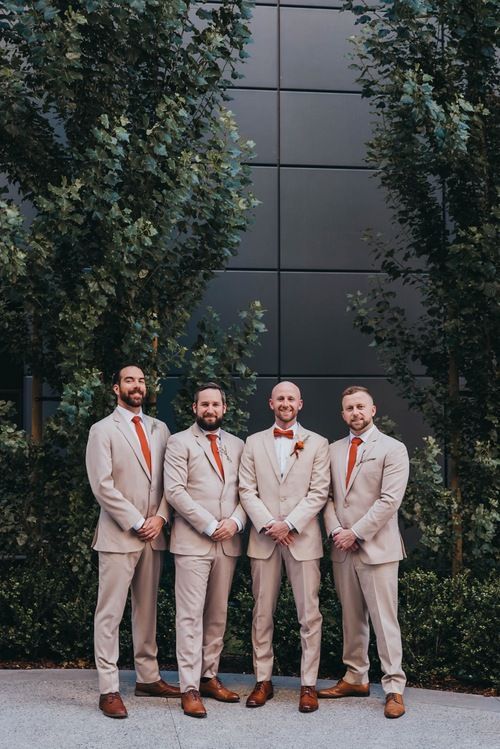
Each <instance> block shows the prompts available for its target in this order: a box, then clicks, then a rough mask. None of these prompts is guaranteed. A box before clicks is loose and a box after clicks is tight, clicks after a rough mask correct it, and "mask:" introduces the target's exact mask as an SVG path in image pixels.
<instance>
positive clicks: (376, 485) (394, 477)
mask: <svg viewBox="0 0 500 749" xmlns="http://www.w3.org/2000/svg"><path fill="white" fill-rule="evenodd" d="M348 450H349V437H345V438H344V439H341V440H338V441H337V442H334V443H333V444H332V445H330V458H331V473H332V487H333V500H332V499H331V498H330V499H329V501H328V502H327V504H326V507H325V510H324V520H325V527H326V531H327V533H328V535H330V534H331V533H332V531H333V530H335V528H337V527H338V526H342V527H343V528H352V529H353V530H354V532H355V533H356V535H357V536H359V538H361V539H362V542H361V543H360V548H359V551H358V552H357V554H359V558H360V559H361V561H362V562H364V563H365V564H383V563H385V562H396V561H399V560H400V559H403V557H405V550H404V545H403V540H402V538H401V535H400V533H399V527H398V508H399V506H400V504H401V502H402V500H403V496H404V493H405V489H406V484H407V483H408V474H409V461H408V452H407V450H406V447H405V446H404V445H403V443H402V442H399V441H398V440H395V439H393V438H392V437H389V436H387V435H386V434H383V433H382V432H380V431H379V430H378V429H377V428H376V427H374V429H373V432H372V433H371V434H370V437H369V438H368V441H367V442H366V443H363V444H362V445H360V446H359V448H358V454H357V459H356V464H355V466H354V468H353V471H352V473H351V477H350V479H349V485H348V486H347V487H346V485H345V476H346V463H347V452H348ZM347 553H349V552H345V551H340V550H338V549H336V548H335V546H333V545H332V559H333V561H334V562H343V561H344V560H345V558H346V554H347Z"/></svg>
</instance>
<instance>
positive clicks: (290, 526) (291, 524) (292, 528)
mask: <svg viewBox="0 0 500 749" xmlns="http://www.w3.org/2000/svg"><path fill="white" fill-rule="evenodd" d="M285 523H286V524H287V525H288V527H289V528H290V530H291V531H295V530H297V529H296V528H295V526H294V525H293V523H291V522H290V521H289V520H287V519H286V518H285Z"/></svg>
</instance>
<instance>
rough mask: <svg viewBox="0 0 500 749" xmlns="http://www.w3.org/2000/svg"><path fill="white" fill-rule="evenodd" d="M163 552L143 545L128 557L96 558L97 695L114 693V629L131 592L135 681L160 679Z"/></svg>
mask: <svg viewBox="0 0 500 749" xmlns="http://www.w3.org/2000/svg"><path fill="white" fill-rule="evenodd" d="M162 565H163V552H162V551H154V550H153V549H152V548H151V544H145V546H144V548H143V549H142V551H134V552H130V553H128V554H118V553H114V552H105V551H100V552H99V592H98V595H97V607H96V611H95V617H94V653H95V662H96V667H97V674H98V679H99V691H100V693H101V694H106V693H108V692H118V691H119V675H118V667H117V661H118V656H119V628H120V622H121V620H122V618H123V612H124V610H125V604H126V602H127V595H128V591H129V588H130V591H131V602H132V640H133V645H134V665H135V670H136V674H137V681H139V682H143V683H147V684H149V683H152V682H154V681H158V679H159V678H160V671H159V668H158V660H157V654H158V648H157V645H156V607H157V601H158V585H159V582H160V575H161V570H162Z"/></svg>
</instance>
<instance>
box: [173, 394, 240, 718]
mask: <svg viewBox="0 0 500 749" xmlns="http://www.w3.org/2000/svg"><path fill="white" fill-rule="evenodd" d="M193 412H194V415H195V417H196V421H195V423H194V424H193V425H192V426H191V427H190V428H189V429H186V430H185V431H184V432H180V433H179V434H175V435H174V436H173V437H171V438H170V440H169V442H168V446H167V451H166V453H165V494H166V497H167V501H168V503H169V505H171V507H172V508H173V510H174V516H173V521H172V535H171V539H170V551H171V552H172V553H173V554H174V555H175V601H176V632H177V662H178V666H179V678H180V684H181V692H182V708H183V710H184V713H185V714H186V715H189V716H191V717H193V718H204V717H205V716H206V710H205V706H204V705H203V702H202V700H201V696H200V693H201V695H202V696H204V697H213V698H214V699H216V700H220V701H222V702H239V699H240V698H239V695H238V694H236V692H231V691H230V690H229V689H227V688H226V687H225V686H224V685H223V684H222V682H221V681H220V679H219V678H218V676H217V671H218V668H219V660H220V655H221V652H222V646H223V638H224V631H225V629H226V619H227V603H228V597H229V592H230V590H231V584H232V581H233V575H234V570H235V567H236V561H237V558H238V556H239V555H240V554H241V536H240V532H241V531H242V530H243V527H244V525H245V520H246V516H245V513H244V512H243V510H242V508H241V505H240V504H239V499H238V484H237V479H238V466H239V462H240V456H241V451H242V450H243V442H242V440H240V439H239V438H238V437H234V436H233V435H232V434H228V432H225V431H224V430H222V429H221V424H222V420H223V417H224V414H225V413H226V397H225V395H224V391H223V390H222V389H221V388H220V387H219V385H217V384H216V383H213V382H208V383H205V384H204V385H201V386H200V387H199V388H198V390H197V391H196V393H195V396H194V403H193Z"/></svg>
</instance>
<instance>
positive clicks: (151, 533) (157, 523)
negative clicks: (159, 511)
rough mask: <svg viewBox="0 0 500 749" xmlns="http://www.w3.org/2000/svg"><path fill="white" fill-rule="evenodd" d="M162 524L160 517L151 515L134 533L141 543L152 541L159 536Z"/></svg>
mask: <svg viewBox="0 0 500 749" xmlns="http://www.w3.org/2000/svg"><path fill="white" fill-rule="evenodd" d="M164 523H165V521H164V519H163V518H162V517H160V515H153V516H152V517H150V518H146V520H145V521H144V525H142V526H141V527H140V528H139V530H138V531H136V533H137V535H138V536H139V538H140V539H141V541H154V540H155V538H157V537H158V536H159V535H160V533H161V531H162V528H163V525H164Z"/></svg>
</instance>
